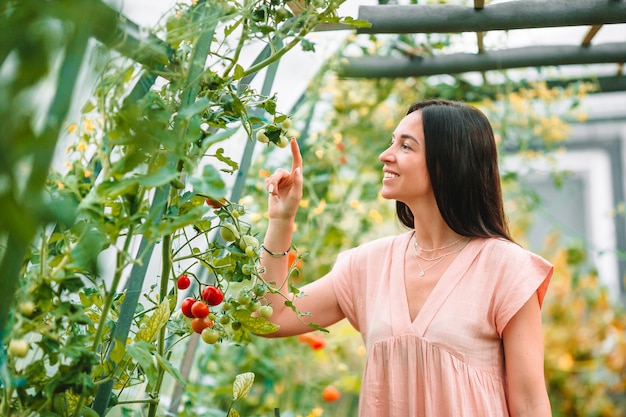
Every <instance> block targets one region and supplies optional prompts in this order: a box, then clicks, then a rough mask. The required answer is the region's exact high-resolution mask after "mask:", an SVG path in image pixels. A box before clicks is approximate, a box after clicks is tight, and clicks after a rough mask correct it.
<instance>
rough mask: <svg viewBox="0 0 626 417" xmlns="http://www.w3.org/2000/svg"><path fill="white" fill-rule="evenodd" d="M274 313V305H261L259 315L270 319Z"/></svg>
mask: <svg viewBox="0 0 626 417" xmlns="http://www.w3.org/2000/svg"><path fill="white" fill-rule="evenodd" d="M272 314H274V309H273V308H272V306H268V305H264V306H261V307H259V315H260V316H261V317H264V318H266V319H269V318H270V317H272Z"/></svg>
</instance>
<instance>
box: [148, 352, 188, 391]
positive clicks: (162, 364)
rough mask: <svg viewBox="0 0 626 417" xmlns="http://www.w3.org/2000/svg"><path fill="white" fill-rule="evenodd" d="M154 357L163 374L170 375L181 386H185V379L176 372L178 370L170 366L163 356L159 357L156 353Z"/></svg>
mask: <svg viewBox="0 0 626 417" xmlns="http://www.w3.org/2000/svg"><path fill="white" fill-rule="evenodd" d="M154 357H155V358H156V360H157V362H158V364H159V366H160V367H161V368H163V370H165V372H167V373H168V374H170V375H171V376H172V377H173V378H174V379H176V380H177V381H178V382H180V383H181V384H182V385H185V383H186V381H185V379H184V378H183V376H182V375H181V373H180V372H179V371H178V369H176V367H174V365H172V363H171V362H170V361H168V360H167V359H165V358H164V357H163V356H161V355H159V354H158V353H155V354H154Z"/></svg>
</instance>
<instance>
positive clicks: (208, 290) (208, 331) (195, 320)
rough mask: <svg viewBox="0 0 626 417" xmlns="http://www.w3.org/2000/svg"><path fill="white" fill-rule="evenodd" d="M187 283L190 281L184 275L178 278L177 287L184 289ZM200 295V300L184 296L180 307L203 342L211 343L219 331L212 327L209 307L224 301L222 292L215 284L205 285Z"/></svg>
mask: <svg viewBox="0 0 626 417" xmlns="http://www.w3.org/2000/svg"><path fill="white" fill-rule="evenodd" d="M189 285H191V281H190V279H189V277H187V276H186V275H181V276H180V277H179V278H178V289H180V290H185V289H187V288H189ZM201 296H202V299H200V300H197V299H195V298H193V297H187V298H185V299H184V300H183V302H182V304H181V306H180V309H181V311H182V313H183V315H185V316H186V317H189V318H190V319H191V328H192V330H193V331H194V332H196V333H198V334H200V335H201V337H202V340H203V341H204V342H206V343H210V344H213V343H216V342H217V341H218V340H219V338H220V332H219V331H218V330H216V329H214V328H213V319H212V318H211V314H210V310H209V307H211V306H217V305H219V304H221V303H222V301H224V293H223V292H222V290H221V289H220V288H219V287H216V286H215V285H207V286H206V287H204V288H203V289H202V292H201Z"/></svg>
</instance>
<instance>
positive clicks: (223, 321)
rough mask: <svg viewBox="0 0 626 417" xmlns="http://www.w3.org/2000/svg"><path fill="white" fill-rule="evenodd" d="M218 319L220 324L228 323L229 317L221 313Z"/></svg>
mask: <svg viewBox="0 0 626 417" xmlns="http://www.w3.org/2000/svg"><path fill="white" fill-rule="evenodd" d="M218 321H219V322H220V324H228V323H230V317H229V316H227V315H226V314H223V315H221V316H220V318H219V319H218Z"/></svg>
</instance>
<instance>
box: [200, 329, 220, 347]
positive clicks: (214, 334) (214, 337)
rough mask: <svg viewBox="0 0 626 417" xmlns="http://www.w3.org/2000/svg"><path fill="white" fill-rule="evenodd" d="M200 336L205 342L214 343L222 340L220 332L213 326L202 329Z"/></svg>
mask: <svg viewBox="0 0 626 417" xmlns="http://www.w3.org/2000/svg"><path fill="white" fill-rule="evenodd" d="M200 337H202V341H203V342H204V343H208V344H210V345H212V344H214V343H217V341H218V340H220V332H218V331H217V330H215V329H213V328H211V327H207V328H206V329H204V330H202V333H201V334H200Z"/></svg>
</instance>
